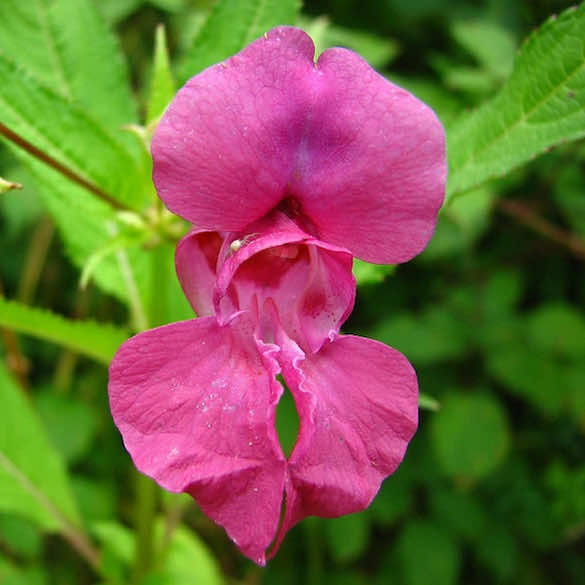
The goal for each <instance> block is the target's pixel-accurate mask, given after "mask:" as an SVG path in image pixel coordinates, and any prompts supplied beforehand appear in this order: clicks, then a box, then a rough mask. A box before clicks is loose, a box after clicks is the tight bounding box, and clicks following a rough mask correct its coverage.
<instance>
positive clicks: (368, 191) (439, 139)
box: [290, 49, 447, 264]
mask: <svg viewBox="0 0 585 585" xmlns="http://www.w3.org/2000/svg"><path fill="white" fill-rule="evenodd" d="M316 67H317V68H316V70H315V73H314V74H313V79H312V81H313V83H312V88H313V91H314V92H315V93H316V96H317V97H316V98H315V101H314V103H313V108H312V112H311V113H312V120H313V123H312V124H310V125H309V126H308V129H307V132H306V134H305V136H304V137H303V142H302V143H301V145H300V149H299V153H298V159H297V165H298V166H297V169H296V172H295V179H296V180H294V181H293V182H292V185H291V187H290V190H291V192H292V193H293V194H294V195H295V196H296V197H297V198H298V199H299V200H300V202H301V205H302V210H303V213H304V214H306V215H308V216H309V217H310V218H311V220H312V221H313V223H314V224H315V227H316V229H317V233H318V234H319V237H320V238H321V239H323V240H326V241H329V242H332V243H334V244H337V245H338V246H344V247H346V248H348V249H349V250H351V252H352V253H353V254H354V255H355V256H358V257H359V258H362V259H364V260H367V261H369V262H379V263H386V264H391V263H398V262H405V261H407V260H410V258H412V257H413V256H416V255H417V254H418V253H420V252H421V251H422V250H423V249H424V247H425V246H426V245H427V243H428V241H429V240H430V238H431V236H432V235H433V232H434V229H435V224H436V219H437V214H438V211H439V208H440V207H441V205H442V203H443V198H444V193H445V182H446V174H447V166H446V156H445V136H444V131H443V127H442V126H441V123H440V122H439V120H438V119H437V117H436V116H435V114H434V112H433V111H432V110H431V109H430V108H429V107H428V106H426V105H425V104H424V103H423V102H421V101H419V100H418V99H416V98H415V97H414V96H413V95H411V94H410V93H408V92H407V91H405V90H403V89H401V88H399V87H397V86H396V85H393V84H392V83H390V82H389V81H387V80H386V79H384V78H383V77H382V76H381V75H379V74H378V73H376V72H375V71H374V70H373V69H372V68H371V67H370V66H369V65H368V64H367V63H366V62H365V61H364V60H363V59H361V57H359V56H358V55H356V54H355V53H352V52H351V51H347V50H345V49H329V50H327V51H325V52H324V53H323V54H322V55H321V56H320V58H319V61H318V62H317V66H316Z"/></svg>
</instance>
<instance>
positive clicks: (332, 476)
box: [275, 335, 418, 548]
mask: <svg viewBox="0 0 585 585" xmlns="http://www.w3.org/2000/svg"><path fill="white" fill-rule="evenodd" d="M280 342H281V344H282V347H283V348H284V350H283V352H284V355H283V357H284V359H283V360H282V361H281V363H282V364H283V375H284V378H285V380H286V382H287V384H288V386H289V388H290V389H291V391H292V393H293V395H294V398H295V402H296V405H297V409H298V411H299V419H300V429H299V436H298V440H297V444H296V445H295V448H294V450H293V452H292V453H291V456H290V457H289V461H288V474H287V477H288V479H287V486H286V494H287V510H286V516H285V519H284V522H283V526H282V530H281V532H280V535H279V540H278V541H277V546H278V543H279V542H280V540H281V539H282V536H283V535H284V533H285V532H286V530H288V529H289V528H290V527H291V526H292V525H293V524H295V523H296V522H298V521H299V520H300V519H302V518H304V517H305V516H308V515H315V516H325V517H332V516H340V515H342V514H349V513H352V512H357V511H360V510H363V509H364V508H365V507H367V506H368V505H369V504H370V502H371V501H372V499H373V498H374V496H375V495H376V493H377V491H378V489H379V487H380V484H381V482H382V480H383V479H384V478H385V477H386V476H388V475H389V474H391V473H393V472H394V470H395V469H396V468H397V467H398V465H399V464H400V462H401V461H402V458H403V457H404V454H405V452H406V448H407V446H408V442H409V441H410V439H411V438H412V436H413V434H414V432H415V430H416V427H417V419H418V385H417V381H416V374H415V372H414V370H413V368H412V366H411V365H410V363H409V362H408V361H407V360H406V358H405V357H404V356H403V355H402V354H401V353H399V352H398V351H396V350H394V349H392V348H390V347H388V346H386V345H384V344H382V343H379V342H377V341H373V340H370V339H365V338H362V337H355V336H351V335H347V336H340V337H338V338H337V339H336V340H335V341H333V343H331V344H329V345H327V346H325V347H324V348H323V349H321V351H320V352H319V353H317V354H315V355H307V356H305V357H303V355H302V352H300V351H299V350H298V348H297V349H295V348H294V345H293V344H291V343H290V341H289V342H288V343H287V342H286V341H283V340H280ZM277 546H276V547H275V548H277Z"/></svg>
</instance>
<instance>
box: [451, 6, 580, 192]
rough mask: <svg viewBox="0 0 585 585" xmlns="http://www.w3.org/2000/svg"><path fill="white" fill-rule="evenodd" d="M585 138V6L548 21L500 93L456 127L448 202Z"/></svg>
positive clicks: (529, 43)
mask: <svg viewBox="0 0 585 585" xmlns="http://www.w3.org/2000/svg"><path fill="white" fill-rule="evenodd" d="M582 136H585V4H581V5H580V6H579V7H573V8H569V9H568V10H566V11H565V12H563V13H562V14H561V15H560V16H559V17H558V18H554V17H553V18H551V19H549V20H548V21H547V22H546V23H545V24H544V25H543V26H542V28H541V29H540V30H538V31H537V32H535V33H534V34H533V35H532V36H531V37H530V38H529V39H528V40H527V41H526V42H525V44H524V46H523V47H522V49H521V52H520V54H519V55H518V58H517V59H516V63H515V66H514V71H513V73H512V75H511V77H510V79H509V80H508V81H507V83H506V84H505V85H504V87H503V88H502V90H501V91H500V93H499V94H498V95H497V96H496V97H495V98H494V99H492V100H490V101H489V102H487V103H486V104H484V105H483V106H482V107H480V108H479V109H478V110H477V111H475V112H473V113H472V114H471V115H469V116H467V117H465V118H463V119H462V120H461V121H460V122H459V123H457V124H455V125H454V126H453V127H452V128H451V132H450V133H449V136H448V152H449V164H450V174H449V181H448V185H447V187H448V197H449V198H452V197H453V196H454V195H456V194H459V193H464V192H466V191H468V190H470V189H472V188H474V187H476V186H478V185H480V184H482V183H484V182H485V181H487V180H489V179H491V178H494V177H498V176H501V175H504V174H505V173H507V172H509V171H511V170H512V169H514V168H515V167H517V166H519V165H520V164H522V163H524V162H526V161H528V160H530V159H531V158H533V157H535V156H536V155H538V154H540V153H542V152H543V151H545V150H546V149H547V148H550V147H551V146H554V145H555V144H558V143H559V142H562V141H568V140H575V139H577V138H580V137H582Z"/></svg>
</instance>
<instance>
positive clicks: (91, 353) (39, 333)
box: [0, 297, 129, 364]
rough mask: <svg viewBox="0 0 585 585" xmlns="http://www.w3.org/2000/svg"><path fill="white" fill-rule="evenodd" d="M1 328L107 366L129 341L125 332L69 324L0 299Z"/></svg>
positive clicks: (90, 324)
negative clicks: (54, 344)
mask: <svg viewBox="0 0 585 585" xmlns="http://www.w3.org/2000/svg"><path fill="white" fill-rule="evenodd" d="M0 326H2V327H7V328H9V329H13V330H14V331H18V332H19V333H24V334H26V335H33V336H34V337H38V338H40V339H45V340H47V341H51V342H53V343H58V344H60V345H63V346H65V347H68V348H69V349H71V350H73V351H75V352H78V353H80V354H82V355H85V356H88V357H90V358H93V359H95V360H97V361H99V362H102V363H104V364H108V363H109V362H110V360H111V359H112V357H113V356H114V353H115V352H116V350H117V349H118V347H119V346H120V345H121V344H122V343H123V342H124V341H125V340H126V339H128V337H129V333H128V332H127V331H126V330H124V329H119V328H117V327H114V326H112V325H101V324H98V323H96V322H94V321H72V320H69V319H65V318H64V317H62V316H60V315H57V314H55V313H51V312H50V311H47V310H45V309H37V308H33V307H28V306H26V305H22V304H20V303H17V302H15V301H7V300H6V299H4V298H2V297H0Z"/></svg>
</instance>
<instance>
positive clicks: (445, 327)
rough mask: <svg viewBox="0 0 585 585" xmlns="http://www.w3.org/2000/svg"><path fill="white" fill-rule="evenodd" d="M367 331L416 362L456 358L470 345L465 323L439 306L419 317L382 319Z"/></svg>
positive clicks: (399, 316)
mask: <svg viewBox="0 0 585 585" xmlns="http://www.w3.org/2000/svg"><path fill="white" fill-rule="evenodd" d="M368 334H369V335H371V337H373V338H375V339H379V340H380V341H383V342H384V343H386V344H388V345H390V346H392V347H395V348H396V349H398V350H399V351H401V352H403V353H404V354H405V355H407V356H408V358H409V359H410V360H411V361H412V362H413V363H414V364H415V365H417V366H420V365H428V364H433V363H438V362H442V361H446V360H450V359H455V358H457V357H459V356H461V355H464V354H465V353H466V352H467V351H468V349H469V345H468V339H467V336H468V331H467V329H466V327H465V326H463V325H462V323H461V322H460V320H459V319H457V317H456V316H455V315H453V314H452V313H450V312H449V311H447V310H445V309H443V308H441V307H436V308H431V309H428V310H427V311H425V312H424V313H423V314H422V315H420V316H418V317H417V316H414V315H411V314H402V315H396V316H393V317H391V318H389V319H384V320H382V321H380V322H379V323H378V325H376V327H374V328H373V329H372V330H368Z"/></svg>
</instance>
